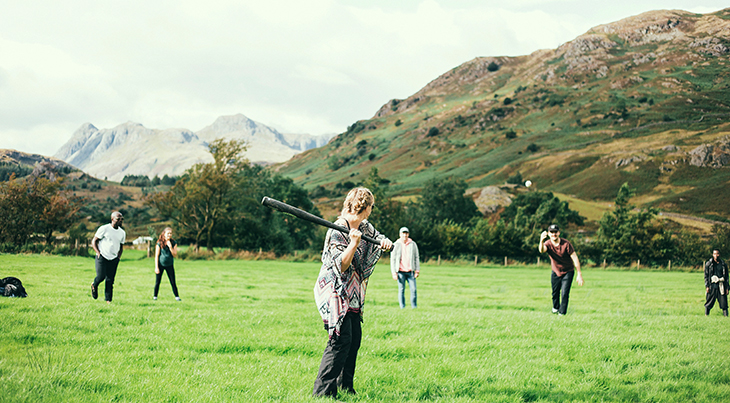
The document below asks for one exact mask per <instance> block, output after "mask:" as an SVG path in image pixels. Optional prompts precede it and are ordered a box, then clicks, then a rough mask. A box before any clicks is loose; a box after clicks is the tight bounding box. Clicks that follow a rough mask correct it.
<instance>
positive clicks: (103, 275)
mask: <svg viewBox="0 0 730 403" xmlns="http://www.w3.org/2000/svg"><path fill="white" fill-rule="evenodd" d="M95 266H96V278H95V279H94V288H96V289H98V288H99V284H101V282H102V281H104V282H105V283H104V300H106V301H109V302H111V300H112V296H113V294H114V277H116V276H117V266H119V257H117V258H115V259H112V260H106V259H105V258H104V256H102V255H99V256H97V257H96V263H95Z"/></svg>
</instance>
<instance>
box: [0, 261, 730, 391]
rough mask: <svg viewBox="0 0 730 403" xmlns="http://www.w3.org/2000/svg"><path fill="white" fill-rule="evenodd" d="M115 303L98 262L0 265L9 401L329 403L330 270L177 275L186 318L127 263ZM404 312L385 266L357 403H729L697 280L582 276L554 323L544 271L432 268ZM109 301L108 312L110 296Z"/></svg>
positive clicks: (261, 264)
mask: <svg viewBox="0 0 730 403" xmlns="http://www.w3.org/2000/svg"><path fill="white" fill-rule="evenodd" d="M124 258H125V259H124V260H123V261H122V262H121V265H120V268H119V273H118V276H117V284H116V291H115V296H114V302H113V303H112V304H110V305H107V304H106V303H104V302H103V301H102V300H93V299H92V298H91V296H90V293H89V289H88V288H89V284H90V283H91V280H92V277H93V275H94V273H93V260H92V259H85V258H72V257H52V256H38V255H33V256H11V255H0V268H2V272H1V273H0V276H3V277H4V276H10V275H12V276H16V277H19V278H20V279H21V280H23V283H24V284H25V285H26V288H27V290H28V293H29V295H30V296H29V297H28V298H25V299H6V298H3V299H0V317H1V318H2V319H0V329H1V330H2V331H0V402H107V401H113V402H244V401H246V402H248V401H281V402H301V401H305V402H306V401H319V400H317V399H313V398H311V397H310V394H311V389H312V384H313V381H314V377H315V375H316V371H317V367H318V364H319V360H320V357H321V353H322V350H323V348H324V345H325V342H326V333H325V331H324V330H323V329H322V325H321V321H320V318H319V315H318V314H317V312H316V309H315V307H314V302H313V296H312V287H313V283H314V281H315V279H316V276H317V273H318V270H319V265H318V264H316V263H288V262H278V261H277V262H271V261H194V262H192V261H178V262H176V263H177V267H176V270H177V273H178V284H179V288H180V294H181V297H182V299H183V301H182V302H175V300H174V298H173V296H172V291H171V290H170V286H169V283H167V280H166V279H165V280H164V281H163V284H162V287H161V290H160V298H159V300H158V301H152V286H153V283H154V275H153V265H152V262H151V261H150V260H149V259H141V253H139V252H136V251H129V252H128V253H125V255H124ZM422 273H423V275H422V276H421V278H419V280H418V287H419V308H418V309H416V310H412V309H405V310H400V309H399V308H398V304H397V300H396V283H395V282H394V281H393V280H392V279H391V278H390V274H389V270H388V267H387V266H386V265H380V266H379V267H378V269H377V270H376V272H375V274H374V276H373V278H372V279H371V282H370V288H369V290H368V297H367V306H366V313H365V323H364V324H363V332H364V339H363V345H362V348H361V350H360V355H359V359H358V369H357V373H356V376H355V388H356V390H357V391H358V393H359V394H358V395H357V396H342V397H341V400H343V401H346V402H378V401H382V402H407V401H438V402H566V401H573V402H717V401H720V400H721V399H723V398H725V397H726V396H728V394H729V393H730V366H728V364H727V356H728V353H730V319H727V318H724V317H722V316H721V314H720V312H719V309H718V308H717V307H716V308H715V309H714V310H713V312H712V315H711V316H710V317H709V318H708V317H705V316H704V312H703V307H702V304H703V302H704V290H703V288H704V287H703V280H702V274H701V273H697V272H694V273H678V272H636V271H603V270H590V269H588V270H584V276H585V280H586V285H585V286H583V287H577V286H576V285H574V288H573V292H572V298H571V303H570V307H569V311H568V315H566V316H564V317H557V316H555V315H552V314H551V313H550V290H549V273H550V269H549V268H548V266H547V265H543V266H541V267H535V266H515V267H502V266H488V267H473V266H461V267H454V266H451V267H447V266H425V267H423V269H422ZM101 298H102V299H103V296H102V297H101Z"/></svg>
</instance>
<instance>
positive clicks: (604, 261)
mask: <svg viewBox="0 0 730 403" xmlns="http://www.w3.org/2000/svg"><path fill="white" fill-rule="evenodd" d="M603 268H604V269H605V268H606V259H603Z"/></svg>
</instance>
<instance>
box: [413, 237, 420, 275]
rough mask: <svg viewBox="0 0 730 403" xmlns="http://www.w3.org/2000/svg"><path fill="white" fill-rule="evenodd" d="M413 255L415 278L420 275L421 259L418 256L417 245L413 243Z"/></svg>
mask: <svg viewBox="0 0 730 403" xmlns="http://www.w3.org/2000/svg"><path fill="white" fill-rule="evenodd" d="M413 254H414V255H415V259H413V263H415V265H416V278H418V276H419V275H420V274H421V257H420V256H419V255H418V244H417V243H415V242H413Z"/></svg>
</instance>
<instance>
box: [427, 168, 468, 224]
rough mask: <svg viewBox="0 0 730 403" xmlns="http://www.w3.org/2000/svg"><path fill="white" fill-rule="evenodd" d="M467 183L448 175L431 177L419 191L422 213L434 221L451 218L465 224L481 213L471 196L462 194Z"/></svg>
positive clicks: (439, 221)
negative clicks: (441, 177) (420, 191)
mask: <svg viewBox="0 0 730 403" xmlns="http://www.w3.org/2000/svg"><path fill="white" fill-rule="evenodd" d="M466 189H467V184H466V181H464V179H461V178H455V177H448V178H443V179H431V180H429V181H428V182H426V185H425V186H424V188H423V192H422V193H421V201H420V204H421V206H422V207H423V214H424V215H425V216H426V217H427V218H428V219H429V220H432V221H433V222H435V223H441V222H443V221H446V220H451V221H453V222H455V223H457V224H466V223H468V222H469V220H471V219H472V218H473V217H479V216H480V215H481V214H480V213H479V210H478V209H477V206H476V204H474V200H472V198H471V197H467V196H464V193H465V192H466Z"/></svg>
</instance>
